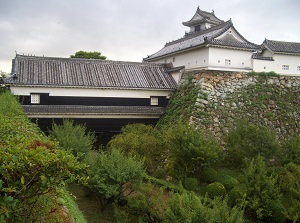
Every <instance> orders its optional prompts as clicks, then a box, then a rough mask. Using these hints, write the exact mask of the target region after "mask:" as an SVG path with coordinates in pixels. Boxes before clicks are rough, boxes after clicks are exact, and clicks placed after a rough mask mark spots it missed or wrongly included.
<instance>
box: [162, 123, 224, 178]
mask: <svg viewBox="0 0 300 223" xmlns="http://www.w3.org/2000/svg"><path fill="white" fill-rule="evenodd" d="M163 133H164V135H165V140H166V142H167V145H166V146H167V149H168V151H169V154H170V158H169V166H168V169H169V171H170V174H171V176H173V177H174V178H177V179H179V180H181V181H182V180H183V179H185V178H186V177H195V176H201V175H202V172H203V170H205V169H207V168H209V167H212V166H215V165H216V164H217V163H218V162H220V160H221V159H222V151H223V150H222V148H221V146H220V144H219V142H218V141H217V140H216V139H215V138H213V137H212V136H210V135H207V134H205V133H203V132H201V131H200V130H197V129H196V127H195V126H193V125H190V124H188V123H185V122H182V121H179V122H178V123H176V125H171V126H169V127H167V128H166V129H164V130H163Z"/></svg>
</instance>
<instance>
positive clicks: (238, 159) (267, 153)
mask: <svg viewBox="0 0 300 223" xmlns="http://www.w3.org/2000/svg"><path fill="white" fill-rule="evenodd" d="M225 142H226V146H225V147H226V149H227V150H226V152H227V159H226V162H225V163H226V165H227V166H228V167H236V168H241V167H245V165H246V163H247V162H249V161H250V160H251V159H252V158H254V157H256V156H257V155H259V154H260V155H262V157H264V158H265V159H266V161H271V160H274V158H275V156H276V154H277V151H278V149H279V144H278V142H277V140H276V134H275V133H274V132H272V131H270V130H269V129H268V128H266V127H265V126H255V125H253V124H251V123H247V122H245V121H241V122H239V123H238V124H237V126H236V128H234V129H231V130H230V131H229V133H228V135H227V136H226V137H225Z"/></svg>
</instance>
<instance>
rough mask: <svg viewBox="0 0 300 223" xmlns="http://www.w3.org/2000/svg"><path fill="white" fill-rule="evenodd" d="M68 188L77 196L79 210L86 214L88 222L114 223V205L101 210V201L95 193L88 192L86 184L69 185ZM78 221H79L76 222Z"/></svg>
mask: <svg viewBox="0 0 300 223" xmlns="http://www.w3.org/2000/svg"><path fill="white" fill-rule="evenodd" d="M67 190H68V191H69V192H71V193H72V194H73V195H74V196H75V197H76V199H75V201H76V203H77V205H78V207H79V210H80V211H81V212H82V213H83V214H84V216H85V218H86V220H87V222H88V223H100V222H101V223H112V222H113V221H112V219H111V218H112V216H113V207H112V206H108V207H107V208H106V209H105V210H104V211H103V212H101V207H100V201H99V199H98V197H97V196H94V194H88V193H87V192H86V190H85V187H84V186H81V185H78V184H71V185H68V187H67ZM76 223H77V222H76Z"/></svg>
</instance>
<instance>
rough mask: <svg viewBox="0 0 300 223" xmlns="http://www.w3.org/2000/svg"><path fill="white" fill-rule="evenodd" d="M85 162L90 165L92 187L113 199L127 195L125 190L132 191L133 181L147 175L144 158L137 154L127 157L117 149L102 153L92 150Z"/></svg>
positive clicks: (89, 172)
mask: <svg viewBox="0 0 300 223" xmlns="http://www.w3.org/2000/svg"><path fill="white" fill-rule="evenodd" d="M85 163H87V164H88V165H90V168H89V169H88V174H89V176H90V178H91V184H90V187H92V189H94V190H96V191H97V192H98V193H99V194H101V195H102V196H104V197H105V198H107V199H110V200H112V201H113V200H118V199H120V198H121V197H122V196H125V195H126V194H125V192H126V193H130V192H131V185H132V183H133V182H134V181H140V180H141V179H142V178H143V177H144V176H145V170H144V165H143V161H142V160H140V159H138V158H137V157H135V156H129V157H127V156H126V155H125V154H124V152H122V151H119V150H117V149H112V150H109V151H101V152H100V153H98V152H94V151H92V152H90V153H88V156H87V158H86V159H85ZM126 183H127V184H126ZM125 184H126V185H125Z"/></svg>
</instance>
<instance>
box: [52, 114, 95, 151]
mask: <svg viewBox="0 0 300 223" xmlns="http://www.w3.org/2000/svg"><path fill="white" fill-rule="evenodd" d="M50 136H51V137H52V138H53V139H55V140H57V141H58V142H59V144H60V146H61V147H62V148H63V149H65V150H68V151H71V152H72V153H73V154H74V155H75V156H79V157H80V156H83V155H85V154H86V153H87V152H89V151H90V150H91V149H92V148H93V144H94V142H95V141H96V137H95V134H94V133H91V132H87V130H86V127H85V125H80V124H74V121H73V120H69V119H65V120H63V125H57V124H56V123H53V124H52V130H51V131H50Z"/></svg>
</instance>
